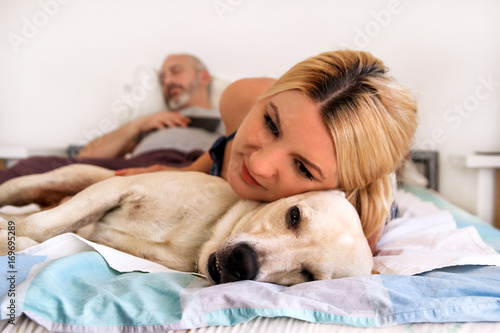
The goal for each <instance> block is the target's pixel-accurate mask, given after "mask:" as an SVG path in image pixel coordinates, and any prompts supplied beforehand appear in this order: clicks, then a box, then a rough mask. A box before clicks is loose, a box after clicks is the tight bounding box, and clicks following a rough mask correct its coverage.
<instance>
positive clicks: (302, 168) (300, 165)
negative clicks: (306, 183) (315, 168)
mask: <svg viewBox="0 0 500 333" xmlns="http://www.w3.org/2000/svg"><path fill="white" fill-rule="evenodd" d="M297 169H298V171H299V174H300V175H301V176H303V177H305V178H307V179H310V180H312V179H313V176H312V174H311V173H310V172H309V170H307V168H306V166H305V165H304V163H302V162H300V161H297Z"/></svg>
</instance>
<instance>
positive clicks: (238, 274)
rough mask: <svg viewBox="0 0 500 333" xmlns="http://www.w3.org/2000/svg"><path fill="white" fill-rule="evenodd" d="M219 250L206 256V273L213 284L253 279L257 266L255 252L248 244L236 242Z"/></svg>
mask: <svg viewBox="0 0 500 333" xmlns="http://www.w3.org/2000/svg"><path fill="white" fill-rule="evenodd" d="M220 252H221V253H220V254H219V253H217V252H213V253H212V254H210V256H209V258H208V273H209V274H210V278H211V279H212V280H213V282H214V283H215V284H219V283H227V282H235V281H241V280H253V279H255V277H256V276H257V273H258V271H259V266H258V263H257V253H255V251H254V249H253V248H252V247H251V246H250V245H248V244H245V243H243V244H238V245H236V246H235V247H233V248H232V249H229V250H228V251H225V250H224V251H220Z"/></svg>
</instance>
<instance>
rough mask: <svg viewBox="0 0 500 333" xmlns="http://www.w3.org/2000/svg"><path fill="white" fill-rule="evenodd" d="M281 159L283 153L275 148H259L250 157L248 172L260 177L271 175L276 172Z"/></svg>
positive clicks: (281, 161)
mask: <svg viewBox="0 0 500 333" xmlns="http://www.w3.org/2000/svg"><path fill="white" fill-rule="evenodd" d="M283 159H284V156H283V154H282V153H281V152H280V151H279V150H277V149H273V148H269V147H268V148H263V149H259V150H257V151H255V152H254V153H253V154H252V157H251V159H250V165H249V168H250V172H252V173H253V174H255V175H257V176H260V177H265V178H270V177H273V176H274V175H276V173H277V172H278V170H279V167H280V165H281V164H282V163H283Z"/></svg>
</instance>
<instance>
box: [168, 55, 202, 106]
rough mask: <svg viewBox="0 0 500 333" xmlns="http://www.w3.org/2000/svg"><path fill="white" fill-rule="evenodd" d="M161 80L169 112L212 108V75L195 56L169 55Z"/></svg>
mask: <svg viewBox="0 0 500 333" xmlns="http://www.w3.org/2000/svg"><path fill="white" fill-rule="evenodd" d="M159 79H160V83H161V85H162V88H163V96H164V98H165V102H166V103H167V107H168V108H169V110H179V109H182V108H185V107H188V106H200V107H205V108H209V107H211V103H210V97H209V95H210V94H209V87H210V81H211V78H210V74H209V73H208V71H207V69H206V67H205V65H204V64H203V63H202V62H201V61H200V60H199V59H198V58H196V57H195V56H192V55H189V54H171V55H169V56H168V57H167V58H166V59H165V62H164V63H163V66H162V68H161V71H160V73H159Z"/></svg>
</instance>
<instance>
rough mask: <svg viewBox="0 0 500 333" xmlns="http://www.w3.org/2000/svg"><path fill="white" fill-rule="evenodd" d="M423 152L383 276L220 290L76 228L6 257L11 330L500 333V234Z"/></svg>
mask: <svg viewBox="0 0 500 333" xmlns="http://www.w3.org/2000/svg"><path fill="white" fill-rule="evenodd" d="M411 157H412V159H413V161H414V162H415V163H413V162H408V166H407V169H406V170H404V171H403V172H402V174H401V175H400V177H399V179H400V180H401V184H400V186H399V190H398V202H399V205H400V210H401V213H400V217H398V218H397V219H395V220H393V221H392V222H391V223H390V224H389V226H388V228H387V231H386V232H385V234H384V236H383V237H382V239H381V241H380V243H379V247H378V251H377V256H376V257H375V265H376V269H377V270H378V271H379V272H380V273H381V274H377V275H371V276H364V277H354V278H346V279H338V280H331V281H316V282H310V283H304V284H300V285H297V286H292V287H283V286H277V285H273V284H268V283H258V282H254V281H243V282H237V283H230V284H225V285H218V286H209V285H208V283H207V282H206V280H205V279H204V278H203V277H200V276H197V275H196V274H186V273H181V272H175V271H171V270H168V269H166V268H164V267H161V266H159V265H156V264H154V263H151V262H148V261H146V260H143V259H138V258H134V257H131V256H129V255H127V254H124V253H121V252H119V251H116V250H113V249H109V248H106V247H104V246H100V245H97V244H93V243H90V242H86V241H84V240H82V239H80V238H78V237H76V236H75V235H73V234H64V235H61V236H59V237H58V238H57V239H55V240H54V239H53V240H49V241H47V242H45V243H43V244H41V245H39V246H37V247H34V248H31V249H28V250H25V251H24V252H23V253H20V254H19V255H17V256H16V258H15V259H14V260H12V259H13V258H10V259H9V258H8V257H2V258H0V261H1V262H2V272H1V273H2V276H1V277H0V279H1V283H0V299H1V300H2V307H1V316H2V321H0V328H1V329H2V332H46V331H57V332H165V331H176V332H268V331H286V332H306V331H307V332H332V331H335V332H354V331H356V332H358V331H361V328H362V330H363V331H364V332H370V331H379V329H380V328H385V330H387V331H391V332H403V331H405V332H406V331H410V332H412V331H422V330H425V331H428V332H451V331H453V332H476V331H478V330H481V332H497V331H498V330H499V329H500V323H498V322H499V321H500V259H499V258H500V255H499V254H498V252H500V231H499V230H497V229H495V228H493V227H492V226H490V225H488V224H487V223H485V222H483V221H481V220H480V219H479V218H477V217H475V216H473V215H471V214H468V213H467V212H465V211H463V210H461V209H460V208H458V207H456V206H454V205H452V204H451V203H449V202H448V201H446V200H445V199H444V198H443V197H442V196H441V195H440V194H439V193H438V192H437V191H436V186H435V185H436V184H437V181H436V180H437V177H438V172H437V171H438V167H437V160H438V159H437V153H436V152H412V155H411ZM418 165H423V168H420V167H419V166H418ZM415 170H417V171H418V172H415ZM403 174H406V176H405V175H403ZM408 175H409V176H408ZM423 175H425V176H423ZM25 209H32V207H25ZM14 315H15V316H16V318H15V319H13V318H14ZM385 330H384V331H385Z"/></svg>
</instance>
